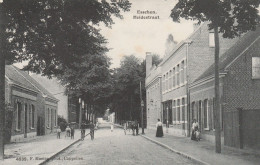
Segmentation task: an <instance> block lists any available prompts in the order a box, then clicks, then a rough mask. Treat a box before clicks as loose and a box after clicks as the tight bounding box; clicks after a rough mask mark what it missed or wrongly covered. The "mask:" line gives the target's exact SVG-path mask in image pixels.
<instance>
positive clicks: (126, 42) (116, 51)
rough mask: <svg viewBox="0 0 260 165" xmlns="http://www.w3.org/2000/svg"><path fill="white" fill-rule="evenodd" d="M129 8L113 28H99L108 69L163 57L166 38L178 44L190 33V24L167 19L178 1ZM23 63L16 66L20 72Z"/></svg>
mask: <svg viewBox="0 0 260 165" xmlns="http://www.w3.org/2000/svg"><path fill="white" fill-rule="evenodd" d="M129 1H130V2H131V3H132V7H131V9H130V11H129V12H125V13H122V15H123V17H124V19H119V18H113V20H114V22H115V24H113V25H112V28H108V27H105V25H102V24H101V25H100V29H101V33H102V34H103V35H104V37H105V38H106V39H107V41H108V44H107V45H106V46H107V47H108V48H109V49H111V50H110V51H109V52H108V53H107V55H108V56H109V57H110V58H111V63H112V64H111V68H116V67H119V66H120V60H122V57H123V56H126V55H132V54H133V55H135V56H136V57H138V58H140V59H144V58H145V53H146V52H153V53H156V54H159V55H160V56H161V57H163V55H164V52H165V48H166V47H165V43H166V39H167V37H168V35H169V34H172V35H173V37H174V40H175V41H177V42H180V41H182V40H184V39H185V38H187V37H188V36H189V35H190V34H191V33H192V31H193V24H192V22H190V21H185V20H182V21H181V23H174V22H173V21H172V20H171V18H170V13H171V9H172V8H173V7H174V6H175V4H176V3H177V0H129ZM138 10H139V11H151V12H154V13H155V14H138V13H137V12H138ZM133 16H159V19H146V20H144V19H133ZM25 64H26V62H23V63H19V64H15V65H16V66H17V67H19V68H22V67H23V66H24V65H25Z"/></svg>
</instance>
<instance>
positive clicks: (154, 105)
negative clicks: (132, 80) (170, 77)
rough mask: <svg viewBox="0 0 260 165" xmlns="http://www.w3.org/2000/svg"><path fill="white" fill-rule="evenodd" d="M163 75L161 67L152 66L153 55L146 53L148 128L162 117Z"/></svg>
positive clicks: (153, 126) (152, 126)
mask: <svg viewBox="0 0 260 165" xmlns="http://www.w3.org/2000/svg"><path fill="white" fill-rule="evenodd" d="M161 77H162V76H161V67H156V66H155V65H154V66H152V55H151V53H146V80H145V87H146V103H147V105H146V107H147V110H146V112H147V128H155V124H156V122H157V119H161V118H162V112H161V109H162V107H161V106H162V105H161Z"/></svg>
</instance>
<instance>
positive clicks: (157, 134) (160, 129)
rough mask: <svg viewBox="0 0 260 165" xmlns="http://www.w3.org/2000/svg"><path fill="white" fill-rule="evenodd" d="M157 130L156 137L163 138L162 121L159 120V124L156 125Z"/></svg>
mask: <svg viewBox="0 0 260 165" xmlns="http://www.w3.org/2000/svg"><path fill="white" fill-rule="evenodd" d="M156 128H157V129H156V137H163V124H162V122H161V121H160V119H158V122H157V123H156Z"/></svg>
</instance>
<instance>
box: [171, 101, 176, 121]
mask: <svg viewBox="0 0 260 165" xmlns="http://www.w3.org/2000/svg"><path fill="white" fill-rule="evenodd" d="M172 115H173V117H172V119H173V121H174V122H175V123H176V101H175V100H173V103H172ZM174 122H173V123H174Z"/></svg>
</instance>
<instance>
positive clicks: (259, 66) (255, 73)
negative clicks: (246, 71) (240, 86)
mask: <svg viewBox="0 0 260 165" xmlns="http://www.w3.org/2000/svg"><path fill="white" fill-rule="evenodd" d="M252 78H253V79H260V57H252Z"/></svg>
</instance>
